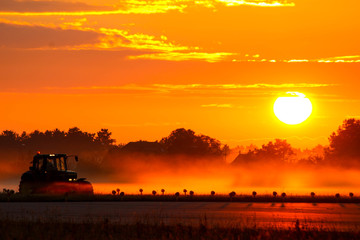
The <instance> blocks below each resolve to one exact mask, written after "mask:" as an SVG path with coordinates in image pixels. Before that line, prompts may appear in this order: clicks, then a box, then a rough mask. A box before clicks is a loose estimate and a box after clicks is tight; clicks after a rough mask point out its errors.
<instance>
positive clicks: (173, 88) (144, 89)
mask: <svg viewBox="0 0 360 240" xmlns="http://www.w3.org/2000/svg"><path fill="white" fill-rule="evenodd" d="M331 86H336V85H335V84H323V83H295V84H294V83H286V84H266V83H256V84H247V85H245V84H148V85H146V84H144V85H137V84H129V85H121V86H78V87H68V88H57V87H46V88H45V89H46V90H47V91H51V90H52V91H62V90H63V91H66V92H69V91H75V92H79V91H81V92H84V91H86V92H89V91H90V92H99V93H104V92H114V93H122V94H125V93H131V94H133V93H135V92H138V93H145V94H146V93H151V94H154V93H160V94H168V93H174V92H186V93H187V94H188V93H199V92H201V93H214V92H215V93H220V92H221V91H224V92H225V93H227V94H229V93H230V92H231V91H234V92H236V91H238V90H253V89H254V90H256V89H289V88H292V89H294V88H297V89H299V88H320V87H331ZM215 106H217V107H230V106H229V105H227V104H208V105H202V107H215Z"/></svg>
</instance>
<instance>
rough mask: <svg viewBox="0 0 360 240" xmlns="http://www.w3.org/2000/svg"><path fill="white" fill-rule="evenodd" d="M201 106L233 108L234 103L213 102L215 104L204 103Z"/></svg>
mask: <svg viewBox="0 0 360 240" xmlns="http://www.w3.org/2000/svg"><path fill="white" fill-rule="evenodd" d="M201 107H204V108H232V107H233V105H232V104H217V103H213V104H203V105H201Z"/></svg>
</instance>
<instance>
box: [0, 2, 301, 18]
mask: <svg viewBox="0 0 360 240" xmlns="http://www.w3.org/2000/svg"><path fill="white" fill-rule="evenodd" d="M3 1H5V2H4V3H2V7H0V15H2V16H87V15H88V16H90V15H114V14H155V13H166V12H168V11H178V12H183V11H184V10H185V9H186V8H189V7H194V6H197V7H204V8H216V7H218V6H227V7H232V6H253V7H293V6H295V3H293V2H288V1H286V0H278V1H270V0H200V1H196V0H180V1H172V0H153V1H142V0H122V1H120V2H119V4H118V5H117V6H92V5H88V4H86V3H69V2H60V1H15V0H3Z"/></svg>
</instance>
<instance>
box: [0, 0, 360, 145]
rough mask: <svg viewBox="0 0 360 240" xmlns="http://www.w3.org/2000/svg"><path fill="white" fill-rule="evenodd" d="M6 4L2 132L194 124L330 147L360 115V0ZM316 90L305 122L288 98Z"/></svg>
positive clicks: (126, 133) (245, 140)
mask: <svg viewBox="0 0 360 240" xmlns="http://www.w3.org/2000/svg"><path fill="white" fill-rule="evenodd" d="M80 1H81V0H76V1H71V0H58V1H16V0H1V2H0V103H1V104H0V110H1V117H0V130H5V129H12V130H15V131H18V132H20V131H23V130H25V131H33V130H35V129H39V130H45V129H54V128H56V127H57V128H61V129H64V130H66V129H68V128H70V127H73V126H78V127H79V128H81V129H82V130H86V131H92V132H94V131H97V130H99V129H100V128H109V129H110V130H111V131H112V132H113V134H114V137H115V138H116V139H117V142H118V143H126V142H128V141H136V140H140V139H142V140H158V139H160V138H161V137H164V136H167V135H168V134H169V133H170V131H172V130H174V129H176V128H179V127H185V128H191V129H193V130H194V131H195V132H197V133H202V134H206V135H210V136H212V137H215V138H217V139H219V140H221V141H222V142H223V143H228V144H230V146H233V147H235V146H236V145H248V144H250V143H255V144H262V143H265V142H268V141H269V140H272V139H274V138H287V139H288V141H289V142H290V143H292V144H293V145H294V146H296V147H312V146H315V145H317V144H318V143H320V144H327V138H328V136H329V135H330V133H331V132H332V131H334V130H336V129H337V127H338V126H339V125H340V124H341V122H342V121H343V120H344V119H345V118H347V117H357V116H360V112H359V101H360V96H359V94H358V89H359V85H360V83H358V80H359V76H360V45H359V42H360V19H359V17H358V14H357V11H358V9H360V1H358V0H344V1H335V0H316V1H314V0H294V1H291V0H288V1H267V0H260V1H259V0H248V1H242V0H204V1H189V0H184V1H170V0H158V1H140V0H139V1H138V0H126V1H121V0H120V1H118V0H106V1H104V0H102V1H100V0H91V1H90V0H87V1H85V0H84V1H83V2H80ZM287 91H298V92H302V93H304V94H306V96H307V97H309V98H310V100H311V101H312V103H313V107H314V111H313V114H312V116H311V117H310V118H309V119H308V120H307V121H306V122H304V123H302V124H300V125H297V126H288V125H286V124H283V123H281V122H280V121H279V120H277V119H276V117H275V116H274V114H273V111H272V105H273V103H274V101H275V100H276V98H277V96H279V95H281V94H283V93H284V92H287Z"/></svg>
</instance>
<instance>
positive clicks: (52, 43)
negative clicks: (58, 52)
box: [0, 22, 102, 49]
mask: <svg viewBox="0 0 360 240" xmlns="http://www.w3.org/2000/svg"><path fill="white" fill-rule="evenodd" d="M101 36H102V34H101V33H98V32H94V31H84V30H75V29H60V28H49V27H43V26H34V25H29V24H8V23H1V22H0V47H2V48H27V49H38V48H46V49H52V48H64V47H72V46H78V45H83V44H95V43H96V42H98V41H99V39H100V37H101Z"/></svg>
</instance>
